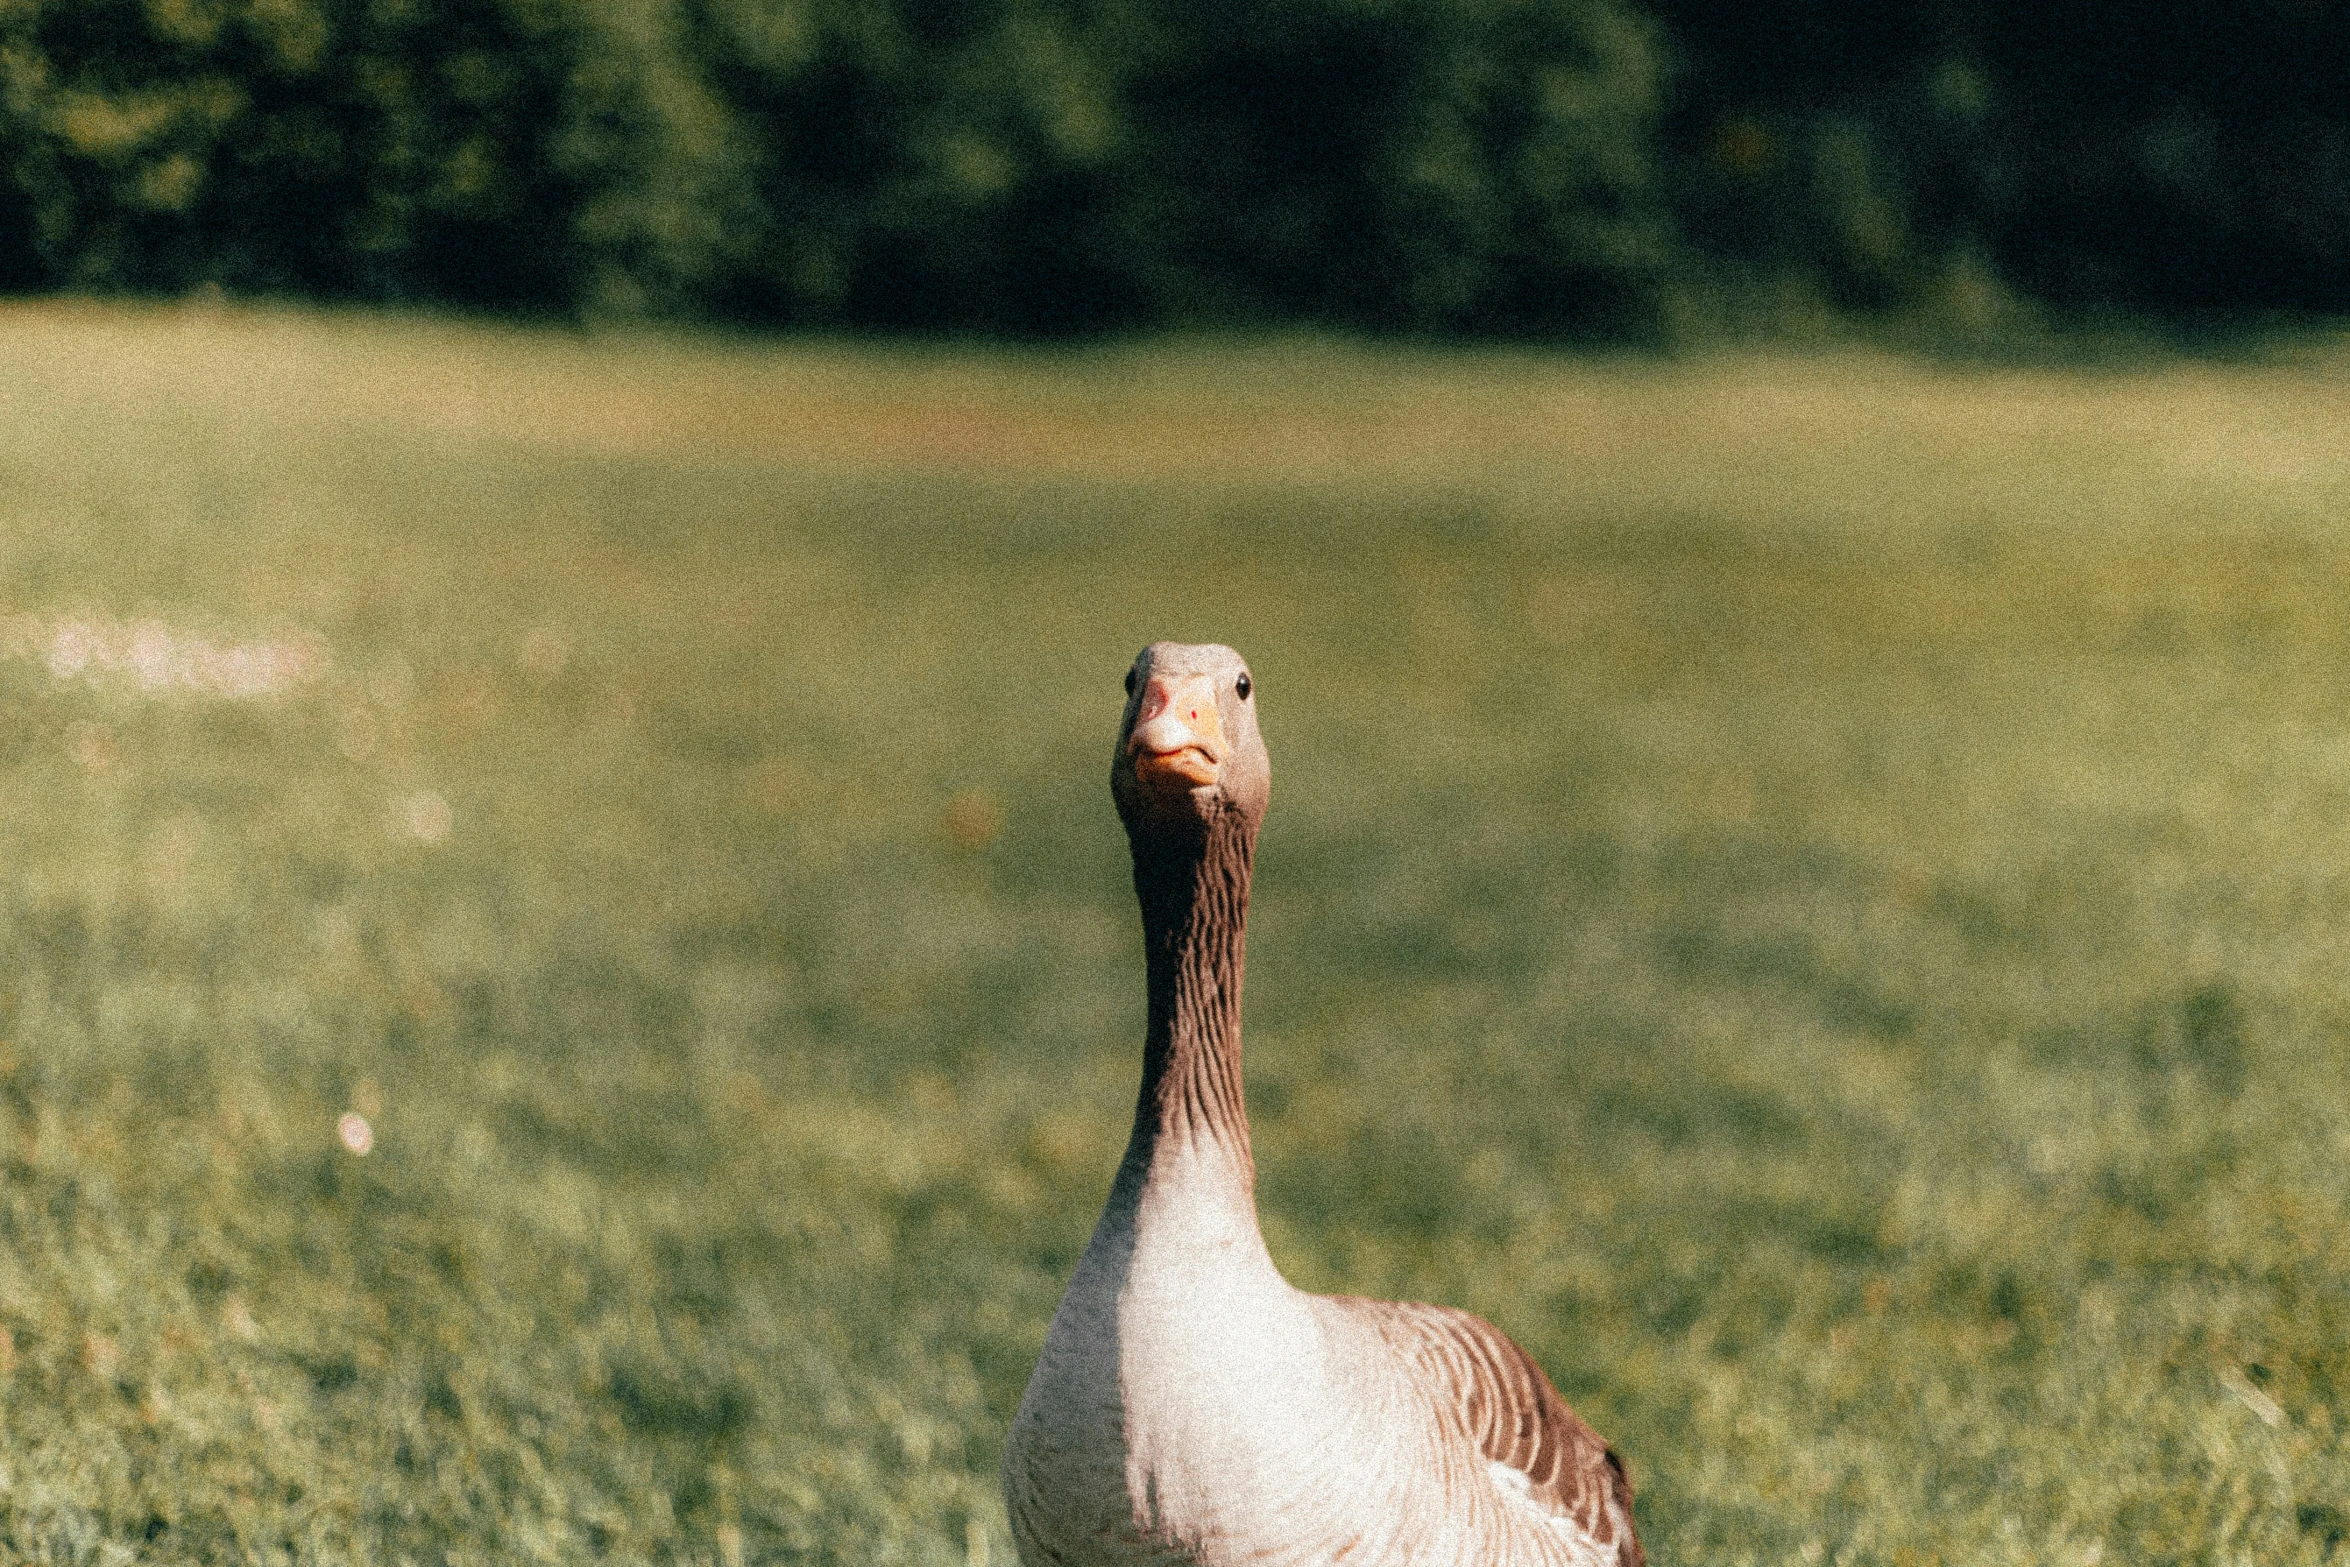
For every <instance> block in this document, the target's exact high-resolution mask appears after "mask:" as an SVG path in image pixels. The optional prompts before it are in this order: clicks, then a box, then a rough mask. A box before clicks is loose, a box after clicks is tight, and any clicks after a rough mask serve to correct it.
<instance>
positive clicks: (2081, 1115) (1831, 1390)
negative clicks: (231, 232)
mask: <svg viewBox="0 0 2350 1567" xmlns="http://www.w3.org/2000/svg"><path fill="white" fill-rule="evenodd" d="M2346 430H2350V369H2346V368H2345V361H2344V359H2343V358H2342V357H2340V355H2339V354H2338V353H2332V352H2330V351H2318V350H2313V351H2311V352H2310V353H2308V354H2306V355H2305V356H2303V357H2301V358H2298V359H2288V360H2284V361H2280V362H2277V363H2272V364H2262V365H2237V366H2218V365H2208V364H2192V363H2188V364H2173V365H2170V366H2167V367H2162V368H2156V369H2147V370H2141V371H2119V370H2112V369H2104V370H2097V371H2063V370H2030V371H1992V370H1976V371H1960V370H1953V369H1948V368H1936V367H1930V366H1925V365H1920V364H1912V363H1906V362H1900V361H1895V360H1890V359H1884V358H1876V357H1867V356H1857V355H1855V356H1843V357H1816V358H1785V359H1772V358H1759V357H1747V358H1733V359H1726V360H1721V361H1700V362H1689V363H1681V364H1653V363H1642V362H1633V361H1625V362H1610V361H1581V360H1567V359H1551V358H1544V357H1539V356H1533V355H1524V354H1507V353H1499V352H1493V353H1482V352H1480V353H1469V352H1462V353H1435V352H1425V353H1417V352H1412V353H1407V352H1402V351H1396V352H1371V351H1364V350H1355V349H1349V348H1345V347H1341V346H1333V345H1329V344H1317V343H1313V342H1289V343H1276V344H1271V345H1266V346H1260V347H1246V346H1218V345H1190V346H1184V345H1172V346H1159V347H1152V348H1137V349H1120V350H1100V351H1094V352H1089V353H1080V354H1071V355H1064V356H1053V355H1035V354H1017V353H1009V352H999V353H984V352H979V351H963V350H914V349H891V350H855V349H850V348H845V347H824V346H786V347H751V346H741V345H730V344H725V343H719V342H709V341H699V342H697V341H690V340H660V339H612V340H601V339H591V340H580V339H573V338H562V337H555V336H534V335H528V334H521V333H508V332H501V331H493V330H489V329H474V328H465V327H457V326H450V325H446V324H436V323H430V322H399V321H366V320H358V319H348V318H337V317H320V316H312V315H302V314H270V313H238V312H229V313H217V312H215V313H210V314H206V313H179V312H174V311H170V310H146V311H117V310H99V309H95V308H75V307H66V306H42V307H18V308H16V309H13V310H10V311H8V312H5V313H0V615H5V616H6V617H8V618H6V619H5V621H4V622H0V703H4V706H0V712H4V713H5V715H6V722H5V724H4V725H0V821H4V822H5V824H6V830H5V836H4V838H0V843H4V844H5V849H4V851H0V852H4V853H5V856H6V876H5V878H4V880H0V944H4V947H0V950H4V952H5V956H6V969H5V976H4V978H0V1037H4V1038H5V1039H6V1041H7V1043H6V1044H5V1046H0V1327H5V1329H6V1333H7V1337H6V1339H5V1340H4V1341H0V1364H4V1365H5V1366H6V1368H7V1369H6V1371H5V1373H4V1374H0V1555H4V1556H7V1557H9V1558H11V1559H18V1560H26V1561H33V1562H57V1563H68V1562H70V1563H84V1562H87V1563H106V1564H109V1567H112V1564H119V1563H123V1562H128V1561H133V1560H140V1561H156V1562H167V1561H169V1562H177V1561H253V1562H268V1561H304V1562H308V1561H318V1562H342V1561H353V1562H371V1563H386V1564H390V1563H397V1562H403V1561H409V1562H415V1563H420V1564H421V1563H433V1562H441V1561H448V1562H453V1563H476V1562H478V1563H489V1562H512V1561H529V1560H541V1559H544V1560H561V1561H580V1560H593V1559H603V1558H609V1559H612V1560H616V1561H655V1562H686V1561H707V1562H711V1563H717V1564H725V1567H733V1564H734V1563H736V1562H738V1561H743V1562H762V1561H774V1562H838V1563H844V1564H848V1563H858V1564H862V1563H897V1562H905V1563H954V1562H980V1561H993V1562H994V1563H996V1564H997V1567H1001V1564H1003V1563H1004V1562H1006V1561H1007V1560H1008V1559H1009V1555H1010V1547H1009V1543H1008V1541H1007V1539H1006V1537H1005V1534H1004V1530H1003V1523H1002V1518H1001V1513H1000V1507H999V1504H998V1502H997V1500H996V1489H995V1478H994V1471H995V1465H996V1461H997V1454H998V1447H999V1441H1000V1435H1001V1432H1002V1429H1003V1426H1004V1423H1005V1421H1006V1419H1007V1418H1008V1416H1009V1415H1010V1412H1011V1410H1012V1408H1013V1406H1014V1404H1015V1402H1016V1400H1017V1398H1018V1396H1019V1391H1020V1388H1021V1386H1022V1383H1023V1381H1024V1379H1025V1376H1026V1373H1027V1368H1028V1364H1029V1361H1030V1359H1031V1357H1032V1356H1033V1354H1034V1353H1035V1350H1036V1348H1037V1346H1038V1344H1039V1342H1040V1341H1041V1339H1042V1336H1043V1332H1044V1328H1045V1324H1046V1321H1047V1318H1048V1317H1049V1315H1050V1313H1051V1310H1052V1307H1053V1304H1054V1302H1055V1300H1056V1299H1057V1298H1058V1294H1059V1291H1060V1288H1061V1286H1062V1283H1063V1282H1064V1280H1065V1277H1066V1275H1067V1273H1068V1271H1069V1269H1070V1267H1071V1265H1072V1264H1073V1262H1074V1261H1075V1258H1076V1256H1077V1253H1078V1250H1079V1248H1080V1247H1081V1246H1082V1245H1083V1243H1084V1240H1085V1237H1086V1234H1087V1232H1088V1230H1089V1228H1090V1226H1091V1224H1092V1222H1093V1218H1094V1214H1095V1210H1096V1208H1097V1206H1098V1204H1099V1202H1100V1199H1101V1196H1102V1193H1103V1191H1104V1189H1105V1187H1106V1184H1107V1181H1108V1178H1109V1174H1110V1170H1111V1166H1112V1164H1113V1163H1114V1161H1115V1159H1116V1156H1117V1151H1118V1148H1119V1146H1120V1144H1121V1141H1122V1137H1123V1132H1124V1127H1125V1120H1126V1116H1127V1113H1128V1108H1129V1106H1130V1103H1131V1094H1132V1090H1133V1077H1134V1073H1135V1070H1136V1066H1137V1059H1136V1058H1137V1054H1138V1052H1137V1048H1136V1047H1137V1042H1138V1037H1139V1028H1140V1015H1141V978H1140V964H1139V953H1138V951H1137V945H1138V944H1137V941H1136V937H1135V923H1134V916H1133V913H1132V910H1131V906H1130V894H1129V891H1128V889H1127V887H1126V883H1125V866H1124V847H1123V842H1122V840H1121V838H1120V836H1119V834H1118V830H1117V827H1116V823H1115V819H1114V817H1113V815H1112V813H1111V809H1110V804H1109V800H1108V797H1107V790H1106V787H1105V780H1106V773H1107V765H1108V748H1109V744H1110V740H1111V727H1112V725H1113V724H1114V722H1115V717H1116V714H1117V711H1118V707H1119V702H1120V692H1119V686H1118V682H1119V679H1120V676H1121V675H1122V673H1123V671H1124V667H1125V664H1126V661H1127V659H1128V658H1129V657H1130V656H1131V654H1132V653H1133V651H1134V649H1135V648H1136V647H1137V646H1138V645H1140V644H1141V643H1142V642H1144V641H1146V640H1148V639H1150V638H1152V637H1157V636H1175V637H1183V638H1191V639H1203V640H1204V639H1211V638H1212V639H1218V640H1226V641H1230V642H1232V643H1234V644H1235V645H1237V646H1239V647H1240V648H1241V649H1242V650H1243V651H1244V652H1246V653H1247V654H1248V655H1249V656H1250V658H1251V660H1252V663H1253V664H1254V667H1255V669H1256V672H1257V674H1258V677H1259V683H1260V688H1261V690H1262V693H1263V696H1262V703H1263V710H1264V715H1265V724H1266V728H1267V731H1268V734H1269V738H1270V743H1271V746H1272V750H1273V757H1274V768H1275V775H1276V783H1275V800H1274V806H1273V812H1272V815H1271V817H1270V819H1269V821H1268V824H1267V828H1266V833H1265V838H1264V842H1263V848H1262V855H1261V861H1260V865H1259V873H1258V881H1257V887H1258V906H1257V917H1256V922H1255V938H1256V939H1255V945H1254V952H1253V954H1252V956H1253V959H1254V961H1253V965H1252V974H1251V981H1252V984H1251V998H1250V1000H1251V1012H1250V1020H1251V1028H1250V1037H1249V1050H1250V1064H1249V1087H1250V1093H1251V1096H1252V1108H1253V1111H1254V1115H1255V1121H1256V1128H1257V1149H1258V1153H1259V1157H1260V1160H1261V1163H1262V1169H1263V1178H1262V1185H1261V1195H1262V1201H1263V1207H1264V1213H1265V1223H1266V1229H1267V1232H1268V1235H1269V1237H1270V1239H1271V1242H1272V1246H1273V1250H1274V1254H1275V1256H1276V1257H1277V1258H1278V1259H1279V1260H1280V1261H1281V1263H1282V1264H1283V1266H1284V1267H1285V1268H1286V1269H1287V1270H1288V1271H1289V1272H1290V1274H1291V1276H1292V1277H1293V1278H1295V1279H1296V1280H1297V1281H1298V1282H1300V1283H1301V1284H1304V1285H1306V1286H1309V1287H1313V1288H1327V1289H1340V1288H1343V1289H1347V1290H1353V1291H1361V1292H1366V1293H1374V1294H1385V1295H1403V1296H1416V1297H1422V1298H1428V1299H1435V1300H1442V1301H1448V1302H1453V1303H1457V1304H1460V1305H1464V1306H1468V1307H1470V1308H1472V1309H1474V1310H1477V1311H1479V1312H1482V1313H1484V1314H1486V1315H1488V1316H1490V1317H1492V1318H1493V1319H1494V1320H1495V1321H1497V1322H1499V1323H1500V1324H1501V1325H1503V1326H1504V1327H1505V1328H1507V1329H1508V1330H1509V1331H1510V1332H1512V1333H1513V1334H1515V1335H1516V1336H1518V1337H1519V1338H1520V1339H1521V1340H1523V1341H1524V1342H1525V1343H1526V1344H1527V1345H1528V1346H1529V1347H1531V1348H1532V1349H1533V1350H1534V1351H1535V1352H1536V1354H1537V1355H1538V1356H1539V1357H1540V1358H1541V1359H1542V1361H1543V1363H1544V1364H1545V1365H1546V1366H1547V1367H1548V1368H1549V1369H1550V1371H1551V1373H1552V1375H1553V1376H1554V1378H1555V1379H1556V1380H1557V1381H1558V1382H1559V1383H1560V1385H1561V1387H1562V1388H1563V1389H1564V1390H1565V1391H1566V1392H1567V1394H1568V1396H1569V1397H1570V1398H1571V1399H1573V1400H1574V1401H1575V1402H1576V1403H1577V1405H1578V1406H1579V1407H1580V1408H1581V1409H1582V1410H1583V1411H1584V1413H1585V1414H1586V1415H1587V1416H1588V1417H1589V1418H1590V1419H1591V1420H1592V1422H1593V1423H1594V1424H1595V1425H1596V1426H1598V1427H1599V1428H1600V1429H1601V1430H1602V1431H1604V1432H1606V1433H1607V1434H1608V1435H1609V1436H1610V1437H1611V1439H1613V1440H1614V1441H1615V1442H1616V1444H1617V1445H1618V1446H1619V1447H1620V1448H1621V1449H1622V1450H1623V1451H1624V1452H1625V1454H1626V1455H1627V1457H1628V1459H1629V1461H1630V1464H1631V1466H1632V1470H1633V1473H1634V1475H1635V1477H1636V1479H1637V1481H1638V1482H1639V1484H1640V1487H1641V1498H1640V1517H1641V1526H1642V1530H1643V1532H1644V1534H1645V1535H1646V1536H1647V1538H1648V1539H1649V1541H1650V1542H1651V1549H1652V1553H1653V1555H1654V1556H1655V1558H1656V1559H1657V1560H1658V1561H1659V1563H1660V1564H1700V1563H1704V1564H1716V1563H1718V1564H1724V1567H1727V1564H1734V1563H1747V1562H1752V1563H1782V1562H1796V1563H1817V1562H1837V1563H1850V1564H1863V1563H1866V1564H1897V1567H1924V1564H1926V1563H1932V1562H1939V1563H1942V1564H1947V1567H1957V1564H1961V1563H1967V1564H1973V1563H2015V1564H2023V1563H2046V1564H2063V1567H2093V1564H2095V1563H2097V1562H2099V1561H2103V1562H2105V1563H2112V1564H2120V1563H2133V1564H2135V1563H2172V1562H2177V1563H2187V1562H2193V1563H2213V1564H2221V1563H2255V1562H2256V1563H2261V1564H2263V1567H2293V1564H2301V1567H2316V1564H2318V1563H2320V1562H2323V1561H2326V1560H2328V1559H2329V1556H2331V1555H2333V1554H2335V1548H2336V1544H2337V1542H2339V1541H2340V1539H2341V1538H2342V1537H2343V1536H2344V1535H2345V1533H2350V1440H2346V1438H2345V1434H2344V1427H2345V1425H2346V1424H2350V1225H2346V1218H2345V1216H2346V1213H2350V1120H2346V1119H2345V1117H2344V1114H2343V1105H2344V1102H2345V1094H2344V1087H2345V1082H2346V1080H2350V963H2345V954H2346V952H2350V615H2345V614H2344V612H2343V606H2344V604H2345V603H2350V527H2346V526H2345V519H2346V518H2350V438H2346V437H2345V435H2344V432H2345V431H2346ZM150 619H151V620H153V621H155V622H157V623H159V624H160V625H161V626H162V627H163V628H164V630H165V632H166V633H167V634H168V635H169V636H170V637H172V638H174V639H177V641H176V643H175V645H177V646H181V647H185V646H187V645H189V639H204V640H205V641H207V642H209V643H210V644H211V645H213V646H215V647H227V646H229V645H232V644H238V643H252V642H260V641H277V642H281V643H284V644H286V645H288V646H291V647H297V648H307V649H309V651H310V656H311V659H312V662H311V664H310V665H309V666H308V668H309V673H308V677H307V678H304V679H301V680H299V681H296V682H295V683H293V684H291V685H289V686H288V687H287V688H286V689H284V690H282V691H280V692H278V693H277V694H275V695H268V696H263V697H259V698H253V699H231V698H226V697H221V696H217V695H211V694H206V693H204V692H200V691H195V690H190V689H185V688H182V687H179V686H167V687H166V688H164V689H160V690H156V691H148V690H144V689H142V688H141V687H140V685H139V684H138V682H137V680H136V678H135V677H134V676H133V675H132V674H131V673H128V672H124V671H120V670H112V669H108V668H99V667H95V666H93V668H90V669H85V670H83V671H82V672H81V673H73V672H72V668H71V666H72V663H73V660H72V658H71V657H70V656H64V657H61V656H59V645H58V643H57V636H58V633H59V629H60V627H61V626H64V627H67V628H69V629H70V627H72V626H73V625H77V624H79V625H87V626H94V627H97V628H99V629H100V630H101V631H102V632H103V631H104V630H105V628H107V627H110V626H117V625H121V624H123V623H129V622H138V621H142V620H150ZM68 652H69V653H70V648H69V649H68ZM60 669H63V670H65V671H66V673H64V674H62V675H61V674H60V673H59V672H58V671H59V670H60ZM443 828H445V829H446V830H445V832H443V831H441V830H440V829H443ZM352 1109H357V1110H360V1111H362V1112H365V1113H366V1114H367V1115H368V1116H369V1119H370V1120H371V1122H372V1124H373V1131H374V1136H375V1144H374V1147H373V1149H372V1151H371V1152H369V1153H368V1154H367V1155H366V1156H365V1157H358V1156H354V1155H353V1154H351V1153H349V1152H347V1151H346V1150H345V1149H344V1148H343V1147H342V1146H341V1144H340V1143H339V1142H338V1140H337V1133H336V1124H337V1118H338V1116H340V1115H342V1114H343V1113H345V1112H346V1111H348V1110H352Z"/></svg>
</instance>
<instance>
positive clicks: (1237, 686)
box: [1232, 675, 1256, 702]
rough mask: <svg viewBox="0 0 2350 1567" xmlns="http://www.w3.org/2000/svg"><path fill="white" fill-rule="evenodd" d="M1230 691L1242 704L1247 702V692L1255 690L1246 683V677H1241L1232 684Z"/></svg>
mask: <svg viewBox="0 0 2350 1567" xmlns="http://www.w3.org/2000/svg"><path fill="white" fill-rule="evenodd" d="M1232 689H1233V691H1234V693H1235V694H1237V695H1238V696H1239V698H1240V699H1241V700H1242V701H1243V702H1245V701H1247V700H1248V694H1249V692H1251V691H1253V690H1255V689H1256V688H1255V687H1254V686H1252V685H1250V684H1249V683H1248V676H1246V675H1242V676H1241V677H1240V678H1239V679H1238V680H1235V681H1233V682H1232Z"/></svg>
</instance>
